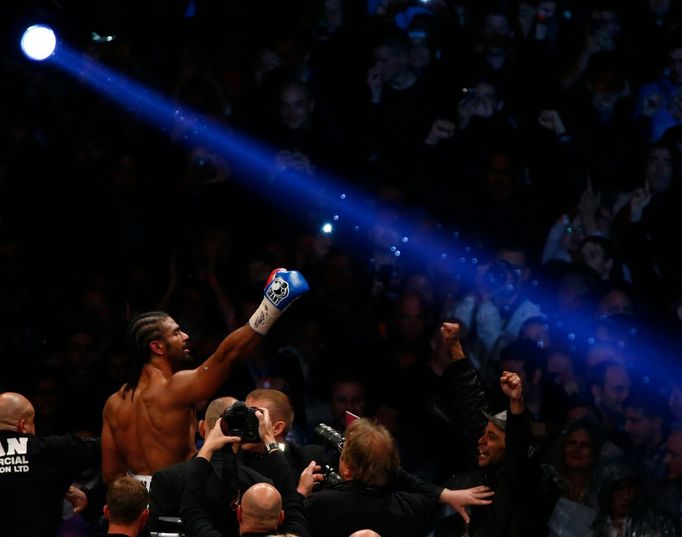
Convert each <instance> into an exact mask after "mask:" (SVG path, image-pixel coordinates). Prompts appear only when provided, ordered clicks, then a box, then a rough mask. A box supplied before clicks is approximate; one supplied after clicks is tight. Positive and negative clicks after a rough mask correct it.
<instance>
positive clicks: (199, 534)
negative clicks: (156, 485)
mask: <svg viewBox="0 0 682 537" xmlns="http://www.w3.org/2000/svg"><path fill="white" fill-rule="evenodd" d="M263 462H264V464H265V465H266V467H267V470H268V474H269V475H271V476H272V478H273V481H274V485H275V487H276V488H277V490H278V491H279V492H280V494H281V495H282V509H283V510H284V513H285V516H284V522H283V524H282V526H281V527H280V528H279V530H280V531H282V532H283V533H293V534H294V535H297V536H298V537H311V533H310V531H309V530H308V523H307V521H306V518H305V514H304V509H303V496H301V495H300V494H299V493H298V492H297V491H296V482H297V477H298V476H295V475H294V471H293V470H292V468H291V466H290V465H289V463H288V462H287V459H286V457H285V456H284V455H283V454H282V452H281V451H280V450H274V451H272V452H270V454H268V455H265V457H264V461H263ZM189 466H190V472H189V475H188V480H187V484H186V486H185V489H184V492H183V494H182V501H181V505H182V507H181V513H182V522H183V528H184V530H185V533H186V535H187V536H188V537H224V536H225V535H230V534H226V533H224V532H221V531H218V530H217V529H216V526H215V524H213V521H212V520H211V519H210V517H209V516H208V514H207V512H206V508H207V502H206V492H207V489H206V487H205V486H204V485H205V483H206V480H207V479H208V477H210V473H211V470H212V468H211V465H210V463H209V462H208V461H206V459H203V458H201V457H197V458H195V459H193V460H191V461H189ZM273 529H274V528H273Z"/></svg>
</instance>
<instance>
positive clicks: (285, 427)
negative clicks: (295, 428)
mask: <svg viewBox="0 0 682 537" xmlns="http://www.w3.org/2000/svg"><path fill="white" fill-rule="evenodd" d="M244 403H245V405H246V406H247V407H248V408H251V409H253V408H260V409H263V408H265V409H267V410H268V412H269V415H270V419H271V420H272V430H273V436H274V438H275V443H276V445H277V447H278V448H279V449H281V450H282V452H283V453H284V456H285V457H286V459H287V461H288V462H289V464H290V465H291V467H292V468H293V470H294V472H295V473H296V475H299V474H300V473H301V472H303V471H304V470H305V469H306V468H307V467H308V466H309V465H310V463H311V462H312V461H317V462H318V463H320V464H325V463H331V461H330V460H329V455H328V454H327V452H326V451H325V450H324V448H322V447H321V446H318V445H306V446H297V445H295V444H292V443H290V442H287V440H286V437H287V433H288V432H289V431H290V430H291V427H292V425H293V423H294V408H293V405H292V404H291V400H290V399H289V396H288V395H287V394H285V393H284V392H281V391H279V390H273V389H270V388H258V389H255V390H252V391H251V392H250V393H249V394H248V395H247V396H246V399H245V400H244ZM267 449H268V446H267V443H266V442H264V441H262V440H260V439H259V440H258V441H257V442H253V443H252V442H246V441H243V443H242V446H241V451H240V453H239V462H240V463H241V464H243V465H245V466H248V467H249V468H251V469H252V470H255V471H256V472H259V473H261V474H263V475H265V476H267V477H270V478H271V477H272V476H271V475H270V474H269V473H268V465H267V464H266V454H267Z"/></svg>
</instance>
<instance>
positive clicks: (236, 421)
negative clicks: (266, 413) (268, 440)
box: [220, 401, 261, 444]
mask: <svg viewBox="0 0 682 537" xmlns="http://www.w3.org/2000/svg"><path fill="white" fill-rule="evenodd" d="M256 410H258V409H257V408H255V407H250V406H246V404H245V403H243V402H242V401H237V402H236V403H235V404H233V405H232V406H231V407H230V408H227V409H225V411H224V412H223V414H222V416H221V418H222V420H221V422H220V429H221V431H222V432H223V434H224V435H225V436H238V437H240V438H241V439H242V443H244V444H257V443H259V442H260V441H261V439H260V435H259V434H258V417H257V416H256Z"/></svg>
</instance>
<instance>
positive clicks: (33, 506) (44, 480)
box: [0, 431, 101, 537]
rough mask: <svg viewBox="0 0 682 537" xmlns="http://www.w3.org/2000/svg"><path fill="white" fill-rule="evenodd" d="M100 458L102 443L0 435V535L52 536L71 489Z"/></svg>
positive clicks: (55, 437) (23, 435)
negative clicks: (75, 481) (82, 473)
mask: <svg viewBox="0 0 682 537" xmlns="http://www.w3.org/2000/svg"><path fill="white" fill-rule="evenodd" d="M100 459H101V447H100V442H99V439H89V440H84V439H82V438H79V437H77V436H75V435H73V434H67V435H64V436H44V437H37V436H32V435H27V434H22V433H18V432H12V431H0V498H2V500H1V501H0V535H3V536H4V535H7V536H9V535H11V536H12V537H24V536H26V537H33V536H35V535H52V534H53V533H54V532H55V530H56V529H57V526H58V525H59V523H60V521H61V515H62V504H63V501H64V495H65V494H66V491H67V490H68V489H69V486H70V485H71V483H73V481H74V480H75V479H76V478H77V477H78V476H79V474H80V473H81V472H82V471H83V470H85V469H87V468H92V467H94V468H99V466H100Z"/></svg>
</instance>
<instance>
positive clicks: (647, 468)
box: [623, 388, 670, 484]
mask: <svg viewBox="0 0 682 537" xmlns="http://www.w3.org/2000/svg"><path fill="white" fill-rule="evenodd" d="M623 411H624V415H625V432H626V433H627V435H628V437H629V439H630V442H631V445H632V447H633V448H634V452H633V458H634V461H633V463H634V465H633V466H634V468H635V470H638V473H639V474H640V475H642V476H647V477H648V478H649V479H651V480H652V481H656V482H658V481H661V480H663V479H664V478H665V474H666V468H665V454H666V446H665V440H666V438H667V436H668V429H669V425H670V423H669V422H670V420H669V412H668V407H667V404H666V401H665V400H664V399H663V398H662V397H660V396H659V395H658V394H656V393H650V392H645V391H643V390H642V389H641V388H640V390H639V391H636V392H634V393H633V394H632V395H630V396H628V398H627V399H625V401H623ZM649 483H650V484H653V483H652V482H651V481H650V482H649Z"/></svg>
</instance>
